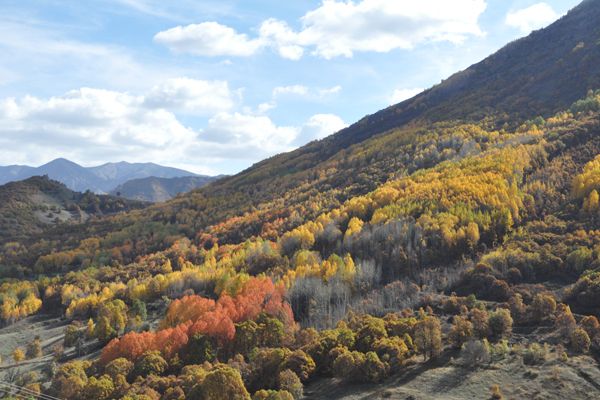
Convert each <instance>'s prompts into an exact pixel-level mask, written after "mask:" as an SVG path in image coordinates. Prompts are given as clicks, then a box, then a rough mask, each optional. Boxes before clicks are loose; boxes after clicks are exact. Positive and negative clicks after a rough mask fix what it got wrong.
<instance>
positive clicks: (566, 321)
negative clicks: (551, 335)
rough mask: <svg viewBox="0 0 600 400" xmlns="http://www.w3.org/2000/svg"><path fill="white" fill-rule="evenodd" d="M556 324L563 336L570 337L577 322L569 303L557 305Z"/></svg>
mask: <svg viewBox="0 0 600 400" xmlns="http://www.w3.org/2000/svg"><path fill="white" fill-rule="evenodd" d="M554 325H555V326H556V329H558V330H559V331H560V333H561V334H562V335H563V336H566V337H569V336H570V335H571V333H572V332H573V330H574V329H575V327H576V325H577V322H576V321H575V317H574V316H573V313H572V312H571V308H570V307H569V306H568V305H566V304H562V303H561V304H559V305H558V306H557V307H556V319H555V320H554Z"/></svg>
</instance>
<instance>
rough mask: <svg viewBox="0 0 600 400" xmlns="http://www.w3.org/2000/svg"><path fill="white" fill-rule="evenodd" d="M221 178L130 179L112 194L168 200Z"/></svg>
mask: <svg viewBox="0 0 600 400" xmlns="http://www.w3.org/2000/svg"><path fill="white" fill-rule="evenodd" d="M220 178H222V176H183V177H178V178H157V177H154V176H151V177H148V178H140V179H132V180H129V181H127V182H125V183H123V184H121V185H119V186H117V187H116V188H115V189H113V190H112V191H111V192H110V194H111V195H113V196H120V197H125V198H126V199H133V200H142V201H151V202H160V201H167V200H169V199H172V198H173V197H175V196H177V195H178V194H180V193H185V192H189V191H190V190H193V189H198V188H200V187H202V186H204V185H207V184H209V183H211V182H213V181H215V180H217V179H220Z"/></svg>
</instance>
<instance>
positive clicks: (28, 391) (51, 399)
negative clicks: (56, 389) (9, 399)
mask: <svg viewBox="0 0 600 400" xmlns="http://www.w3.org/2000/svg"><path fill="white" fill-rule="evenodd" d="M0 386H5V387H6V388H8V389H13V390H20V391H22V392H24V393H25V394H27V395H28V396H33V397H37V398H40V399H42V400H62V399H59V398H58V397H54V396H50V395H48V394H43V393H38V392H36V391H33V390H31V389H28V388H26V387H24V386H19V385H15V384H12V383H8V382H3V381H0ZM0 390H2V391H4V392H5V393H7V390H6V389H3V388H2V387H0Z"/></svg>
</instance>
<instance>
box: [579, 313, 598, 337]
mask: <svg viewBox="0 0 600 400" xmlns="http://www.w3.org/2000/svg"><path fill="white" fill-rule="evenodd" d="M580 324H581V327H582V328H583V329H584V330H585V331H586V332H587V334H588V336H589V337H590V338H591V339H594V338H595V337H596V335H598V333H599V332H600V322H598V318H596V317H595V316H593V315H586V316H585V317H583V318H582V319H581V322H580Z"/></svg>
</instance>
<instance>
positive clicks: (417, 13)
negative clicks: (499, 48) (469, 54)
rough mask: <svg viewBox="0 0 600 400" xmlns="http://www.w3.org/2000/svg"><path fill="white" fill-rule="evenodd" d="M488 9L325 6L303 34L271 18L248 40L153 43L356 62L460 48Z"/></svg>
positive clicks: (459, 4)
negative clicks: (434, 46)
mask: <svg viewBox="0 0 600 400" xmlns="http://www.w3.org/2000/svg"><path fill="white" fill-rule="evenodd" d="M485 8H486V2H485V0H454V1H446V0H421V1H419V2H410V3H408V4H407V2H400V1H397V0H362V1H357V2H353V1H338V0H325V1H323V3H322V4H321V5H320V6H319V7H318V8H316V9H314V10H311V11H309V12H308V13H306V14H305V15H304V16H303V17H302V18H301V19H300V21H301V29H300V30H294V29H293V28H291V27H290V26H289V25H288V23H287V22H285V21H280V20H277V19H273V18H272V19H268V20H266V21H264V22H263V23H262V25H261V26H260V28H259V35H258V36H257V37H256V38H254V39H249V38H248V36H247V35H245V34H240V33H238V32H236V31H235V30H234V29H232V28H230V27H226V26H224V25H220V24H218V23H215V22H206V23H202V24H197V25H196V24H194V25H188V26H185V27H182V26H178V27H175V28H172V29H169V30H167V31H163V32H159V33H158V34H157V35H156V36H155V40H156V41H157V42H159V43H162V44H164V45H166V46H168V47H169V48H171V49H172V50H174V51H178V52H186V53H190V54H196V55H204V56H215V55H220V56H224V55H228V56H250V55H253V54H255V53H256V52H258V51H259V50H260V49H262V48H265V47H269V48H272V49H274V50H275V51H277V52H278V53H279V55H280V56H281V57H283V58H286V59H290V60H298V59H300V58H301V57H302V56H303V55H304V54H305V51H306V50H307V49H310V50H311V53H312V54H314V55H316V56H319V57H322V58H325V59H331V58H334V57H340V56H343V57H352V56H353V54H354V53H355V52H369V51H370V52H380V53H385V52H389V51H391V50H394V49H410V48H413V47H414V46H416V45H418V44H420V43H423V42H439V41H448V42H452V43H461V42H463V41H464V40H465V39H466V38H467V37H468V36H472V35H481V34H482V31H481V29H480V27H479V24H478V19H479V16H480V15H481V14H482V13H483V11H484V10H485ZM214 32H219V34H218V35H217V34H215V33H214Z"/></svg>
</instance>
